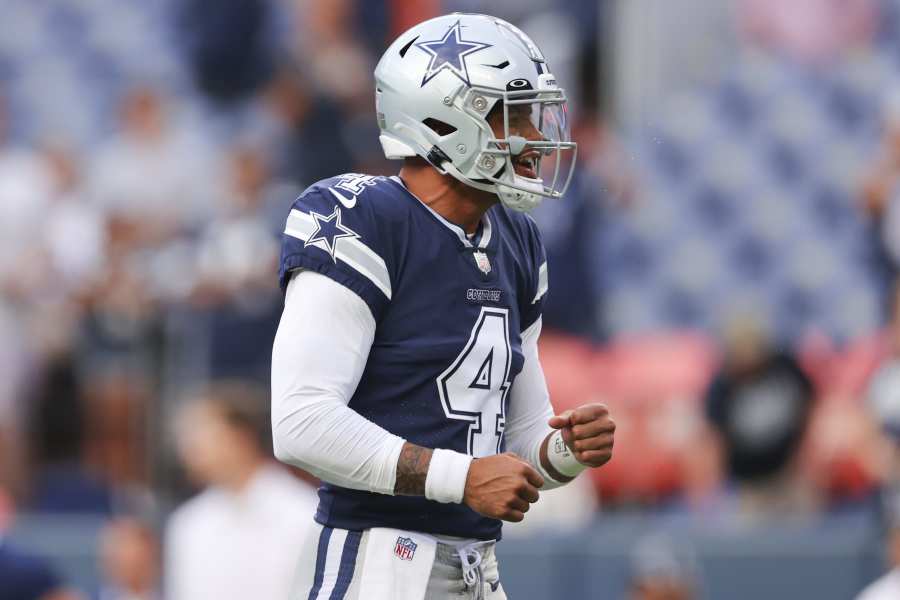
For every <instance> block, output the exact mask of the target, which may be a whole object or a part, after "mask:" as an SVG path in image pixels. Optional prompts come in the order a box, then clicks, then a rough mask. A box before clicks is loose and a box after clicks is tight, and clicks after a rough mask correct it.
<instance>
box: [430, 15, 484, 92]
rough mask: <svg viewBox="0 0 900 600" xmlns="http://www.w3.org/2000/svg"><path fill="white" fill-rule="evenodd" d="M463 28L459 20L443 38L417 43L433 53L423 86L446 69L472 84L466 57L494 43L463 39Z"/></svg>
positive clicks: (467, 83)
mask: <svg viewBox="0 0 900 600" xmlns="http://www.w3.org/2000/svg"><path fill="white" fill-rule="evenodd" d="M461 28H462V25H460V23H459V21H457V22H456V23H454V24H453V25H451V26H450V29H448V30H447V33H445V34H444V37H443V38H441V39H439V40H434V41H431V42H419V43H418V44H416V45H415V46H416V48H421V49H422V50H423V51H425V52H427V53H428V54H430V55H431V61H430V62H429V63H428V69H427V70H426V71H425V76H424V77H423V78H422V86H424V85H425V84H426V83H428V82H429V81H431V80H432V79H434V77H435V76H436V75H437V74H438V73H440V72H441V71H443V70H445V69H446V70H448V71H450V72H451V73H453V74H454V75H456V76H457V77H459V78H460V80H462V82H463V83H465V84H466V85H467V86H469V87H471V86H472V84H471V83H470V82H469V69H468V67H467V66H466V57H467V56H468V55H470V54H474V53H475V52H478V51H479V50H484V49H485V48H490V47H491V45H492V44H483V43H481V42H475V41H472V40H464V39H462V31H461ZM420 87H421V86H420Z"/></svg>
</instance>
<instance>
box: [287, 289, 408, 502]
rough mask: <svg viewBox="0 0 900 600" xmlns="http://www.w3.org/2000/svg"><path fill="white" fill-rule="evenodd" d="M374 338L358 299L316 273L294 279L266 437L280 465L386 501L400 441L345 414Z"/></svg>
mask: <svg viewBox="0 0 900 600" xmlns="http://www.w3.org/2000/svg"><path fill="white" fill-rule="evenodd" d="M374 337H375V320H374V318H373V317H372V313H371V311H370V310H369V307H368V306H367V305H366V303H365V302H364V301H363V300H362V299H361V298H360V297H359V296H357V295H356V294H355V293H353V292H352V291H350V290H349V289H347V288H346V287H344V286H342V285H341V284H339V283H337V282H335V281H333V280H332V279H329V278H328V277H326V276H324V275H321V274H319V273H315V272H313V271H301V272H299V273H297V274H295V275H294V276H293V278H292V279H291V281H290V282H289V283H288V288H287V295H286V297H285V302H284V312H283V313H282V315H281V323H280V324H279V326H278V333H277V334H276V335H275V344H274V346H273V349H272V436H273V442H274V446H275V456H276V457H277V458H278V460H280V461H283V462H286V463H288V464H292V465H295V466H297V467H300V468H302V469H305V470H306V471H309V472H310V473H312V474H313V475H315V476H316V477H319V478H320V479H322V480H324V481H327V482H329V483H333V484H336V485H340V486H343V487H347V488H352V489H359V490H368V491H372V492H378V493H381V494H393V493H394V485H395V483H396V477H397V460H398V458H399V456H400V450H401V449H402V448H403V442H404V440H403V439H402V438H400V437H398V436H396V435H394V434H392V433H390V432H388V431H386V430H385V429H383V428H382V427H379V426H378V425H376V424H375V423H372V422H371V421H369V420H368V419H366V418H365V417H363V416H362V415H360V414H359V413H357V412H356V411H354V410H353V409H351V408H349V407H348V406H347V404H348V403H349V402H350V398H351V397H352V396H353V393H354V391H355V390H356V386H357V384H359V380H360V377H361V376H362V373H363V370H364V369H365V366H366V360H367V358H368V356H369V350H370V349H371V347H372V340H373V339H374Z"/></svg>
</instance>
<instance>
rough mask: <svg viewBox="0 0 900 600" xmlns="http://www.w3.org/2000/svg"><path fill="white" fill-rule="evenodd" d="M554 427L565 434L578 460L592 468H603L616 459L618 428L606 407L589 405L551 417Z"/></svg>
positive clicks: (551, 425)
mask: <svg viewBox="0 0 900 600" xmlns="http://www.w3.org/2000/svg"><path fill="white" fill-rule="evenodd" d="M549 425H550V427H552V428H553V429H560V430H562V437H563V440H564V441H565V442H566V445H567V446H568V447H569V449H570V450H571V451H572V453H573V454H574V455H575V459H576V460H578V462H580V463H581V464H584V465H588V466H589V467H600V466H603V465H605V464H606V463H607V462H609V459H610V458H612V450H613V436H614V435H615V432H616V424H615V422H614V421H613V420H612V419H611V418H610V416H609V409H608V408H606V405H605V404H585V405H584V406H579V407H578V408H576V409H574V410H572V409H570V410H566V411H563V412H562V414H559V415H555V416H553V417H550V421H549Z"/></svg>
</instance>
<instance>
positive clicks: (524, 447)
mask: <svg viewBox="0 0 900 600" xmlns="http://www.w3.org/2000/svg"><path fill="white" fill-rule="evenodd" d="M541 323H542V321H541V318H540V317H539V318H538V320H537V321H535V322H534V323H533V324H532V325H531V327H529V328H528V329H526V330H525V331H523V332H522V353H523V354H524V355H525V364H524V365H523V366H522V372H521V373H519V375H518V376H517V377H516V380H515V382H514V383H513V386H512V390H510V394H511V395H510V399H509V411H508V414H507V415H506V430H505V433H504V436H505V438H506V449H507V450H509V451H510V452H515V453H516V454H518V455H519V456H521V457H522V458H524V459H525V460H526V461H528V462H529V463H530V464H531V465H532V466H533V467H534V468H535V469H537V470H538V472H539V473H540V474H541V475H543V476H544V480H545V483H544V487H543V488H541V489H543V490H552V489H553V488H557V487H560V486H561V485H565V483H563V482H559V481H556V480H555V479H553V478H552V477H551V476H550V474H549V473H547V471H546V470H545V469H544V467H543V465H541V444H542V443H543V442H544V438H546V437H547V436H548V435H549V434H551V433H553V431H554V430H553V429H552V428H551V427H550V426H549V425H548V424H547V421H548V420H549V419H550V417H552V416H553V406H552V405H551V404H550V393H549V392H548V391H547V381H546V380H545V379H544V370H543V369H542V368H541V361H540V359H539V358H538V345H537V342H538V338H539V337H540V335H541Z"/></svg>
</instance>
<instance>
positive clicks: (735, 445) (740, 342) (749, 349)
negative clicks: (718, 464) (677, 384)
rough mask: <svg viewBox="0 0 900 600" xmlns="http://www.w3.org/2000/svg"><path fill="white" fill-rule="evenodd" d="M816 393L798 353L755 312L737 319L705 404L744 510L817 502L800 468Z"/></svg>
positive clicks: (791, 508) (798, 507)
mask: <svg viewBox="0 0 900 600" xmlns="http://www.w3.org/2000/svg"><path fill="white" fill-rule="evenodd" d="M812 401H813V390H812V384H811V383H810V381H809V379H808V377H807V376H806V375H805V374H804V373H803V371H801V370H800V367H799V366H798V365H797V362H796V361H795V360H794V358H793V357H791V356H790V355H787V354H785V353H782V352H778V351H776V350H775V349H774V348H772V347H771V346H770V345H769V342H768V341H767V339H766V336H765V334H764V333H763V331H762V329H761V328H760V327H759V326H758V325H757V324H756V323H755V322H753V321H752V320H741V321H736V322H734V323H733V324H732V326H731V327H730V330H729V331H728V334H727V339H726V348H725V362H724V364H723V366H722V368H721V370H720V372H719V374H718V375H717V376H716V377H715V379H714V381H713V382H712V384H711V386H710V388H709V390H708V392H707V397H706V411H707V415H708V418H709V420H710V422H711V423H712V425H713V427H714V428H715V429H716V430H717V432H718V434H719V436H720V437H721V439H722V445H723V449H724V453H725V462H726V465H727V473H728V476H729V477H730V479H731V480H732V481H733V482H734V483H735V484H736V485H737V492H738V502H739V508H740V510H741V511H742V512H743V513H744V514H745V515H746V516H750V517H752V516H754V515H758V514H766V513H792V512H805V511H808V510H810V509H811V508H814V507H813V506H811V501H810V498H808V497H807V494H806V492H807V490H805V489H804V487H803V485H802V482H800V481H799V479H798V478H797V476H796V470H795V469H794V466H795V465H794V463H795V459H796V457H797V451H798V449H799V447H800V444H801V442H802V440H803V437H804V434H805V432H806V429H807V425H808V421H809V415H810V411H811V408H812Z"/></svg>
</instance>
